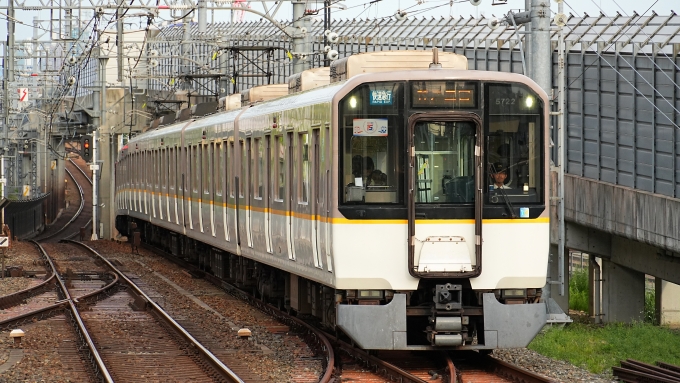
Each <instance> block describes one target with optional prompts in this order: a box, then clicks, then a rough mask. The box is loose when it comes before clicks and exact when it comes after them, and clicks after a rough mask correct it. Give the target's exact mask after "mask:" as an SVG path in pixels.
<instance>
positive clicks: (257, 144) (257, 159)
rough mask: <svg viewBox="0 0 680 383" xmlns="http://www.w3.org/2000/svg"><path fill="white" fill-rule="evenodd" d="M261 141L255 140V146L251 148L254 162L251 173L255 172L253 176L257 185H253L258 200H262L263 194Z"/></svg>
mask: <svg viewBox="0 0 680 383" xmlns="http://www.w3.org/2000/svg"><path fill="white" fill-rule="evenodd" d="M260 141H261V140H260V139H259V138H255V139H254V143H253V146H252V148H251V153H252V159H251V160H252V162H251V165H250V166H251V167H250V169H251V171H252V172H253V175H252V181H253V183H255V184H254V185H253V197H255V198H256V199H261V197H260V196H261V194H260V187H259V186H260V182H259V181H260V166H261V165H260V155H261V153H260Z"/></svg>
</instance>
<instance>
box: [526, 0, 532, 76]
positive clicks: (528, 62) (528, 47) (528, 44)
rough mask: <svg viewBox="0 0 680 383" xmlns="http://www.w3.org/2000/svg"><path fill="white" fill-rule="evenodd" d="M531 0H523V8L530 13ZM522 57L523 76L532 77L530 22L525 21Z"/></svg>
mask: <svg viewBox="0 0 680 383" xmlns="http://www.w3.org/2000/svg"><path fill="white" fill-rule="evenodd" d="M531 1H532V0H524V5H525V9H526V10H527V12H529V13H530V14H531ZM524 57H526V59H525V60H524V61H525V62H526V73H524V75H525V76H527V77H530V78H533V77H532V76H533V72H532V68H533V65H532V64H533V62H532V59H531V57H532V56H531V23H530V22H529V23H525V24H524Z"/></svg>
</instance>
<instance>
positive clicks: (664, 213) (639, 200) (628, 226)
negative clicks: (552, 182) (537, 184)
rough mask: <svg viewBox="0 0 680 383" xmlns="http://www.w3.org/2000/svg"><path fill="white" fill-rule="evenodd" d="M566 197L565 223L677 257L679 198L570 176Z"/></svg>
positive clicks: (679, 216) (678, 251)
mask: <svg viewBox="0 0 680 383" xmlns="http://www.w3.org/2000/svg"><path fill="white" fill-rule="evenodd" d="M565 195H566V199H565V205H564V206H565V218H566V220H567V221H569V222H572V223H576V224H578V225H582V226H585V227H588V228H593V229H596V230H598V231H602V232H605V233H609V234H612V235H615V236H620V237H624V238H627V239H631V240H634V241H637V242H641V243H645V244H648V245H651V246H654V247H657V248H659V249H663V250H666V251H668V252H669V254H667V255H669V256H680V254H676V253H680V199H676V198H671V197H666V196H663V195H660V194H652V193H648V192H644V191H640V190H635V189H631V188H629V187H625V186H618V185H613V184H609V183H606V182H602V181H596V180H592V179H588V178H583V177H578V176H574V175H571V174H568V175H566V177H565ZM553 238H554V239H553V241H554V240H555V237H554V236H553ZM579 250H583V251H586V252H588V250H586V249H579Z"/></svg>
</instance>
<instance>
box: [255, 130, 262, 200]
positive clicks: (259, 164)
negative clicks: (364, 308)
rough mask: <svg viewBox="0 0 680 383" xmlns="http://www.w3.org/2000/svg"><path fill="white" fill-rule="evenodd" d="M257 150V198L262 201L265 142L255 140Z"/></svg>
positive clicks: (259, 139)
mask: <svg viewBox="0 0 680 383" xmlns="http://www.w3.org/2000/svg"><path fill="white" fill-rule="evenodd" d="M255 150H256V151H257V154H256V158H255V164H254V167H255V182H256V183H257V184H256V186H255V193H254V194H255V198H257V199H262V195H263V189H264V181H263V180H264V140H262V139H261V138H256V139H255Z"/></svg>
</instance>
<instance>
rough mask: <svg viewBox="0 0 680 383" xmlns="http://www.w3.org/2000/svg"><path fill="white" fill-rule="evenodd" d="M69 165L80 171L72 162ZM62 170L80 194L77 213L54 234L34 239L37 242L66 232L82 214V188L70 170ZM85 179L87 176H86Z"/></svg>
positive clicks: (83, 198)
mask: <svg viewBox="0 0 680 383" xmlns="http://www.w3.org/2000/svg"><path fill="white" fill-rule="evenodd" d="M69 160H70V159H69ZM71 163H72V164H73V165H74V166H75V167H77V168H78V169H80V167H79V166H78V165H76V164H75V163H74V162H73V161H71ZM64 170H65V171H66V173H68V175H69V176H70V177H71V179H72V180H73V183H74V184H75V185H76V186H77V187H78V193H79V194H80V206H79V207H78V211H77V212H76V213H75V214H74V215H73V217H71V219H70V220H69V221H68V222H66V224H65V225H64V226H62V227H61V228H60V229H59V230H57V231H56V232H54V233H51V234H49V235H47V236H44V237H38V238H36V241H38V240H40V241H44V240H46V239H50V238H54V237H56V236H57V234H59V233H61V232H63V231H64V230H66V228H67V227H69V225H70V224H72V223H73V222H74V221H75V220H76V219H77V218H78V216H79V215H80V213H82V212H83V208H84V207H85V193H83V188H82V187H81V186H80V184H79V183H78V182H77V181H76V179H75V177H73V173H71V171H70V170H68V169H66V167H64ZM80 171H81V172H82V169H80ZM86 178H87V176H86ZM88 180H89V178H88ZM91 182H92V181H91V180H90V183H91Z"/></svg>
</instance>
